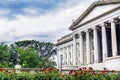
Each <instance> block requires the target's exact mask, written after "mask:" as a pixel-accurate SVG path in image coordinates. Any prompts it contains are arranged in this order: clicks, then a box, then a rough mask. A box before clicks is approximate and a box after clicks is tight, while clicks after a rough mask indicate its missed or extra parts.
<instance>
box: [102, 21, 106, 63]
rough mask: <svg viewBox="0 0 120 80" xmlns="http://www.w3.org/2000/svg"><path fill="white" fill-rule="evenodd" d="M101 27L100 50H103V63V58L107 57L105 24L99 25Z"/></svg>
mask: <svg viewBox="0 0 120 80" xmlns="http://www.w3.org/2000/svg"><path fill="white" fill-rule="evenodd" d="M101 27H102V48H103V52H102V54H103V61H104V60H105V58H106V57H107V52H108V51H107V37H106V36H107V35H106V27H105V24H104V23H103V24H102V25H101Z"/></svg>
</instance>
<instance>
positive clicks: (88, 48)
mask: <svg viewBox="0 0 120 80" xmlns="http://www.w3.org/2000/svg"><path fill="white" fill-rule="evenodd" d="M86 50H87V51H86V52H87V53H86V55H87V64H89V63H90V36H89V30H87V31H86Z"/></svg>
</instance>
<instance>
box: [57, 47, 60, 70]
mask: <svg viewBox="0 0 120 80" xmlns="http://www.w3.org/2000/svg"><path fill="white" fill-rule="evenodd" d="M59 52H60V51H59V49H57V68H58V69H59V65H60V56H59V55H60V53H59Z"/></svg>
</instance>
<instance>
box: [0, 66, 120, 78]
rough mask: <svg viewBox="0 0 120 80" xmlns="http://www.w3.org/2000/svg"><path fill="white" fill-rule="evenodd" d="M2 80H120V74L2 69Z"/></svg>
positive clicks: (84, 70)
mask: <svg viewBox="0 0 120 80" xmlns="http://www.w3.org/2000/svg"><path fill="white" fill-rule="evenodd" d="M0 80H120V73H116V72H113V71H107V70H104V71H100V72H97V71H94V70H93V69H86V68H81V69H79V70H78V71H75V70H69V72H68V73H67V74H63V73H61V72H59V71H57V69H54V68H47V69H46V68H43V70H42V72H41V71H40V70H36V71H35V72H33V73H31V72H30V71H28V70H25V71H21V72H20V73H17V72H16V71H15V70H13V71H8V70H4V69H2V68H0Z"/></svg>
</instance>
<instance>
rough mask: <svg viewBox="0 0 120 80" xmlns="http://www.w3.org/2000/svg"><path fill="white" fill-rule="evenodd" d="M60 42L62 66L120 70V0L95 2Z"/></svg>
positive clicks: (59, 62)
mask: <svg viewBox="0 0 120 80" xmlns="http://www.w3.org/2000/svg"><path fill="white" fill-rule="evenodd" d="M69 29H70V30H72V33H71V34H68V35H66V36H64V37H62V38H61V39H59V40H58V41H57V44H56V46H57V61H58V63H57V64H58V68H62V69H77V68H79V67H93V68H94V69H96V70H102V69H104V68H106V69H109V70H113V69H114V70H120V66H119V64H120V36H119V35H120V0H105V1H104V0H102V1H98V2H94V3H93V4H92V5H91V6H90V7H89V8H88V9H87V10H86V11H85V12H84V13H83V14H82V15H80V17H79V18H78V19H77V20H76V21H75V22H73V24H72V25H71V26H70V27H69Z"/></svg>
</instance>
